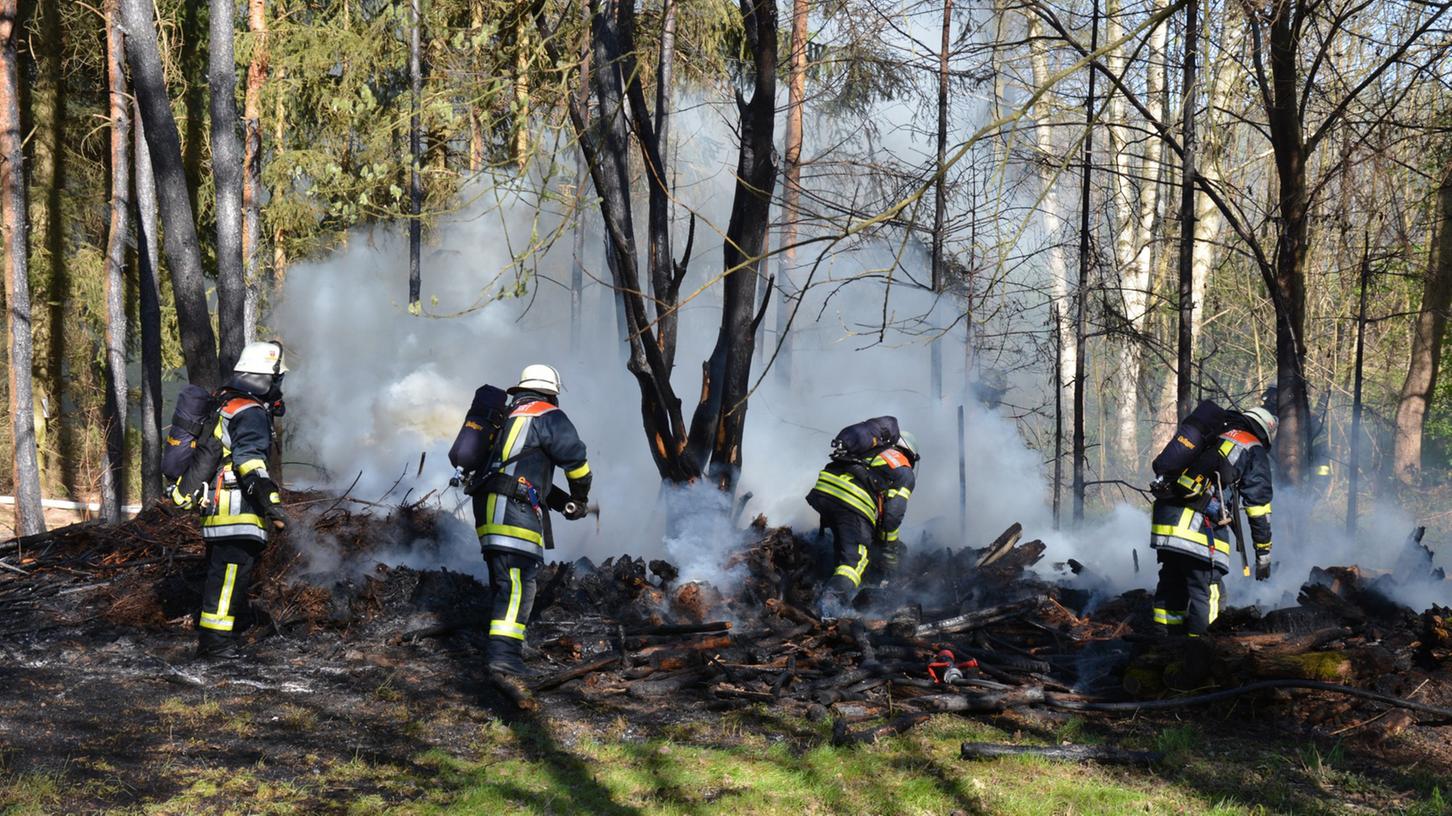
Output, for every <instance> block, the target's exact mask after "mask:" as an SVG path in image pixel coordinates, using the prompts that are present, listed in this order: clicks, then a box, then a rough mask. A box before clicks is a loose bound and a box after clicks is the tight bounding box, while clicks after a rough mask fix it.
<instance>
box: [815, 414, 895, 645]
mask: <svg viewBox="0 0 1452 816" xmlns="http://www.w3.org/2000/svg"><path fill="white" fill-rule="evenodd" d="M917 462H918V446H917V440H916V439H914V438H913V435H912V434H910V433H906V432H904V433H902V434H900V435H899V437H898V439H897V442H896V443H894V444H892V445H889V446H887V447H885V448H881V449H880V450H878V451H876V452H874V453H871V454H869V455H868V456H867V457H866V458H865V459H864V460H862V461H854V460H848V459H845V458H834V459H833V460H832V461H830V462H828V463H827V466H826V467H824V468H822V470H821V472H820V473H818V474H817V484H816V486H815V487H813V488H812V491H811V492H810V493H808V494H807V504H809V505H811V507H812V509H813V510H816V511H817V512H818V513H820V514H821V516H822V527H824V528H826V529H829V530H831V531H832V541H833V545H834V547H835V549H836V560H837V569H836V570H835V571H834V572H833V573H832V577H831V578H829V579H828V580H827V583H826V585H825V586H824V587H823V588H822V596H821V598H819V599H818V601H817V611H818V613H819V614H820V615H821V616H822V617H823V618H836V617H840V616H841V615H842V614H843V613H844V612H846V611H847V609H848V608H850V606H851V603H852V599H853V598H854V597H856V595H857V590H858V587H860V586H861V585H862V576H863V574H864V573H865V572H866V571H867V564H868V560H869V556H870V553H871V551H872V549H875V550H876V553H877V555H878V556H879V557H881V558H883V559H884V560H885V561H887V562H889V563H887V564H886V566H887V567H888V569H887V572H889V573H890V572H891V570H892V568H894V567H895V566H896V561H897V558H898V552H899V548H900V546H901V544H900V534H901V528H902V521H903V517H904V516H905V515H906V514H907V505H908V499H910V498H912V494H913V487H914V485H916V483H917V477H916V476H915V474H914V471H913V468H914V467H915V466H916V465H917Z"/></svg>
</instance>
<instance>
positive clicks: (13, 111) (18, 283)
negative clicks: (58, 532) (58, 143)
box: [0, 0, 45, 536]
mask: <svg viewBox="0 0 1452 816" xmlns="http://www.w3.org/2000/svg"><path fill="white" fill-rule="evenodd" d="M19 28H20V3H19V0H0V196H3V198H0V222H3V228H4V238H5V307H6V309H5V312H6V313H5V329H6V333H7V334H8V335H9V337H8V340H9V351H10V355H9V360H8V361H7V362H8V363H9V368H10V381H9V386H10V422H11V429H12V436H13V440H14V443H15V452H14V462H13V466H14V479H15V532H16V533H17V534H18V535H23V536H25V535H35V534H36V533H43V532H45V511H44V509H43V507H42V506H41V496H40V459H39V457H38V455H37V452H36V444H35V395H34V391H33V390H32V385H31V372H32V370H33V368H34V348H33V346H32V335H31V332H32V328H31V326H32V324H31V312H30V268H29V265H28V263H27V259H28V257H29V255H28V252H29V247H28V245H27V244H28V242H27V240H26V238H27V236H28V233H29V229H28V227H27V221H28V219H27V211H26V204H25V154H24V141H25V140H24V134H23V133H22V132H21V124H20V75H19V59H18V58H17V57H16V43H15V41H16V39H17V37H18V33H19Z"/></svg>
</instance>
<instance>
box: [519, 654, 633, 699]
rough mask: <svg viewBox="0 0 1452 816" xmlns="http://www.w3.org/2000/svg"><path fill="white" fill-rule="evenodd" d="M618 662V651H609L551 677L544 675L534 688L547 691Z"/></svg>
mask: <svg viewBox="0 0 1452 816" xmlns="http://www.w3.org/2000/svg"><path fill="white" fill-rule="evenodd" d="M619 662H620V653H619V652H610V653H609V654H606V655H603V656H601V657H597V658H595V659H594V660H591V661H590V662H589V663H581V664H580V665H578V666H575V667H574V668H570V669H566V670H564V671H562V672H560V673H559V674H556V675H554V676H553V677H546V678H545V679H543V680H540V681H538V682H536V683H535V684H534V690H535V691H536V692H541V691H549V690H550V689H553V688H559V687H560V686H563V685H564V684H566V683H568V682H570V681H571V680H575V679H577V678H580V677H584V676H585V675H587V674H594V673H595V672H597V671H602V670H604V669H608V668H610V667H611V666H614V665H615V664H616V663H619Z"/></svg>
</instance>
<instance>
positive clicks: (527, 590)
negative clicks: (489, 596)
mask: <svg viewBox="0 0 1452 816" xmlns="http://www.w3.org/2000/svg"><path fill="white" fill-rule="evenodd" d="M484 561H485V563H487V564H488V565H489V588H490V589H491V590H492V591H493V593H494V599H493V601H492V605H491V607H490V617H489V647H488V651H487V652H486V653H485V659H486V662H487V663H488V666H489V670H490V671H494V672H503V673H505V674H523V673H524V671H525V668H524V632H525V626H526V625H527V624H528V623H529V614H530V612H531V611H532V610H533V609H534V593H535V579H536V578H537V577H538V576H539V568H540V560H539V559H538V558H533V557H531V556H527V555H522V554H519V553H515V552H509V551H507V550H485V551H484Z"/></svg>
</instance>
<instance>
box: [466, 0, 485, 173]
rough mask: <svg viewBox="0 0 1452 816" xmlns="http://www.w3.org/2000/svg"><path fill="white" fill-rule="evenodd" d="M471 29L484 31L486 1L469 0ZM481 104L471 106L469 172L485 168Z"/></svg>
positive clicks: (472, 31) (472, 30)
mask: <svg viewBox="0 0 1452 816" xmlns="http://www.w3.org/2000/svg"><path fill="white" fill-rule="evenodd" d="M469 31H470V33H471V34H472V35H473V36H475V37H478V36H480V35H481V34H483V32H484V2H483V0H469ZM482 107H483V106H481V105H470V106H469V172H470V173H471V174H472V173H478V172H479V171H481V170H483V169H484V112H483V110H482Z"/></svg>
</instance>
